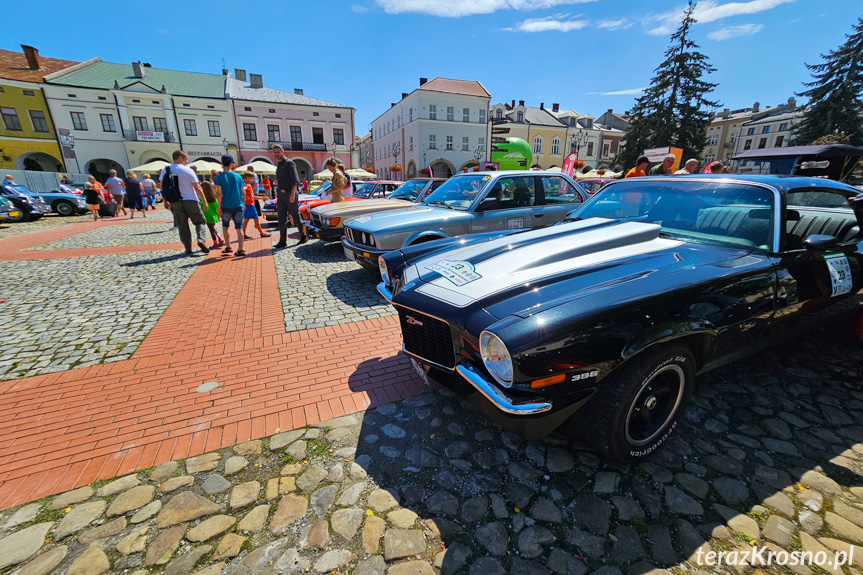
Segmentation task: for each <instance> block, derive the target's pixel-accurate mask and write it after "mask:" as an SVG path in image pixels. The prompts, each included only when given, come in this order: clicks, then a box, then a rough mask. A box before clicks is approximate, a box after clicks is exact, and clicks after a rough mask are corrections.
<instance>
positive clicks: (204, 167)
mask: <svg viewBox="0 0 863 575" xmlns="http://www.w3.org/2000/svg"><path fill="white" fill-rule="evenodd" d="M189 167H190V168H195V169H196V170H198V173H199V174H209V173H210V170H216V171H217V172H221V171H222V164H220V163H219V162H208V161H207V160H195V161H194V162H192V163H191V164H189Z"/></svg>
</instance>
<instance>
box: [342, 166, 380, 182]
mask: <svg viewBox="0 0 863 575" xmlns="http://www.w3.org/2000/svg"><path fill="white" fill-rule="evenodd" d="M345 173H346V174H347V175H349V176H350V177H351V178H353V179H354V180H374V179H375V178H377V177H378V176H377V175H376V174H373V173H371V172H367V171H366V170H361V169H359V168H351V169H350V170H347V171H345Z"/></svg>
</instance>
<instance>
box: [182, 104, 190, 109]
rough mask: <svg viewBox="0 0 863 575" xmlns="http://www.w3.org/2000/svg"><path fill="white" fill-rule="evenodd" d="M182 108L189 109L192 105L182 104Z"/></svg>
mask: <svg viewBox="0 0 863 575" xmlns="http://www.w3.org/2000/svg"><path fill="white" fill-rule="evenodd" d="M183 107H184V108H191V107H192V105H191V104H183Z"/></svg>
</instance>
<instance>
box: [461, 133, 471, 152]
mask: <svg viewBox="0 0 863 575" xmlns="http://www.w3.org/2000/svg"><path fill="white" fill-rule="evenodd" d="M469 149H470V138H468V137H467V136H462V139H461V151H462V152H467V151H469Z"/></svg>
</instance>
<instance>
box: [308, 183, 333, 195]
mask: <svg viewBox="0 0 863 575" xmlns="http://www.w3.org/2000/svg"><path fill="white" fill-rule="evenodd" d="M331 184H332V182H326V183H324V184H321V185H320V186H318V187H317V188H315V189H314V190H313V191H311V192H309V193H310V194H311V195H313V196H320V195H321V194H323V193H324V192H326V191H327V190H329V189H330V185H331Z"/></svg>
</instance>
